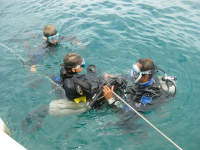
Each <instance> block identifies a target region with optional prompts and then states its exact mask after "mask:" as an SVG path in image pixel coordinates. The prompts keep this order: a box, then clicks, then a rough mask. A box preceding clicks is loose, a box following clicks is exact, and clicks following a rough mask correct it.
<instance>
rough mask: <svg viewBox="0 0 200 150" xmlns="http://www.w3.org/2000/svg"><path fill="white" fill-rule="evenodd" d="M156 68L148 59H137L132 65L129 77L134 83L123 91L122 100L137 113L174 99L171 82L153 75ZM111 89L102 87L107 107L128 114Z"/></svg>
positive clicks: (125, 107)
mask: <svg viewBox="0 0 200 150" xmlns="http://www.w3.org/2000/svg"><path fill="white" fill-rule="evenodd" d="M156 73H157V67H156V65H155V64H154V62H153V60H151V59H149V58H142V59H139V60H138V62H137V63H136V64H133V69H132V70H131V74H130V76H131V77H132V78H134V79H135V83H136V84H135V83H131V84H132V85H130V86H129V88H130V90H129V91H125V94H124V96H123V98H124V99H126V101H127V102H128V103H129V104H130V105H131V106H132V107H133V108H134V109H135V110H137V111H139V112H146V111H148V110H150V109H153V108H157V107H159V106H160V105H161V104H162V103H163V102H166V101H169V100H171V99H172V98H174V96H175V94H176V91H175V90H176V86H175V83H174V82H173V81H166V82H168V85H166V84H165V82H164V81H161V80H159V79H158V77H157V76H156V75H155V74H156ZM112 91H113V87H112V88H109V87H108V86H107V85H105V86H104V87H103V95H104V97H105V99H106V100H107V101H108V103H109V105H110V106H111V107H113V108H114V109H115V110H116V111H120V112H129V111H130V110H131V109H130V108H129V107H128V106H124V107H122V106H121V105H120V104H119V101H117V100H116V99H115V97H114V96H113V92H112Z"/></svg>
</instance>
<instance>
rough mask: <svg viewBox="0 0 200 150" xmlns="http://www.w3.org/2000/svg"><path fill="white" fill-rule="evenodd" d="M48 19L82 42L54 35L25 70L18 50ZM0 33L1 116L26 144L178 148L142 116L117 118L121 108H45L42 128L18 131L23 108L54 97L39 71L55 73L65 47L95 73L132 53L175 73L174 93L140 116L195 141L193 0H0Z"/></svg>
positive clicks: (50, 148)
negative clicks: (127, 120)
mask: <svg viewBox="0 0 200 150" xmlns="http://www.w3.org/2000/svg"><path fill="white" fill-rule="evenodd" d="M48 24H52V25H54V26H55V27H56V29H57V31H58V32H59V34H60V35H62V36H65V35H71V36H76V37H77V38H78V39H79V40H80V41H81V42H82V44H81V45H77V44H73V43H70V42H69V41H61V43H59V45H58V49H57V51H56V53H55V54H54V55H49V56H46V57H44V58H43V60H41V61H40V62H39V65H38V67H37V72H31V71H30V70H29V69H26V68H23V66H22V64H21V63H20V61H19V59H18V58H19V56H20V57H21V58H23V59H24V60H25V61H27V55H26V54H27V52H28V51H31V50H34V49H35V48H37V47H38V45H40V44H41V43H43V42H44V39H43V28H44V26H46V25H48ZM0 37H1V38H0V53H1V55H0V90H1V91H0V97H1V99H0V117H1V118H2V120H3V121H4V122H5V124H6V125H7V126H8V128H9V129H10V131H11V134H12V135H11V137H12V138H13V139H14V140H16V141H17V142H18V143H20V144H21V145H22V146H24V147H25V148H26V149H28V150H62V149H81V150H94V149H98V150H125V149H126V150H129V149H130V150H161V149H166V150H168V149H169V150H175V149H177V147H175V146H174V145H173V144H172V143H171V142H169V141H168V140H167V139H166V138H165V137H164V136H162V135H161V134H160V133H158V132H157V131H156V130H155V129H154V128H152V127H151V126H150V125H149V124H148V123H146V122H145V121H144V120H143V119H142V118H141V119H139V120H137V121H135V122H134V125H133V126H132V127H131V128H128V127H127V128H121V127H119V126H117V124H116V123H117V122H119V121H120V116H119V114H116V113H114V112H112V111H111V110H101V111H97V112H95V111H90V112H88V113H87V114H85V115H84V116H82V117H81V118H80V120H78V119H79V116H80V115H73V116H66V117H59V118H52V117H51V116H50V115H47V116H46V117H44V118H43V120H42V122H43V124H42V126H41V128H39V129H38V130H36V131H35V132H33V133H32V134H29V133H28V131H27V132H23V130H22V126H21V124H22V121H23V120H24V119H25V118H26V117H27V116H28V114H31V115H35V113H34V111H35V109H36V108H38V107H39V108H40V107H42V106H43V105H48V104H49V103H50V102H51V101H52V100H56V99H57V97H56V95H55V93H54V91H52V87H51V85H52V83H51V82H50V81H49V80H48V79H47V78H45V77H42V76H41V75H45V74H52V73H54V74H55V75H56V76H59V70H60V68H61V67H60V62H61V61H62V59H63V58H64V56H65V55H66V54H68V53H72V52H75V53H78V54H80V55H81V56H82V57H83V58H84V59H85V61H86V64H87V65H89V64H95V65H96V66H97V68H98V69H101V70H102V73H109V74H121V73H124V72H127V71H130V70H131V68H132V64H134V63H136V62H137V60H138V59H140V58H150V59H153V61H154V63H155V64H156V65H157V66H158V67H159V68H161V69H163V70H165V72H166V73H167V75H171V76H176V77H177V81H176V85H177V94H176V98H175V99H173V100H172V101H170V102H169V103H167V104H165V105H163V106H162V107H160V108H158V109H155V110H150V111H148V112H147V113H145V114H144V117H145V118H147V119H148V120H149V121H150V122H151V123H152V124H153V125H155V126H156V127H157V128H158V129H159V130H160V131H162V132H163V133H164V134H165V135H166V136H168V137H169V138H170V139H171V140H172V141H173V142H175V143H176V144H177V145H178V146H180V147H181V148H182V149H185V150H186V149H188V150H198V149H200V100H199V98H200V96H199V94H200V92H199V90H200V82H199V80H200V79H199V74H200V69H199V68H200V1H199V0H190V1H189V0H152V1H150V0H110V1H105V0H67V1H66V0H59V1H58V0H57V1H56V0H28V1H27V0H15V1H8V0H0ZM83 73H86V69H84V71H83ZM159 75H160V76H163V75H164V74H163V73H162V72H159ZM35 117H36V118H37V117H38V116H37V115H36V116H35ZM40 117H41V116H40ZM77 120H78V121H77ZM76 121H77V122H76ZM39 122H41V120H39ZM75 122H76V123H75ZM31 126H32V125H31V124H30V127H31Z"/></svg>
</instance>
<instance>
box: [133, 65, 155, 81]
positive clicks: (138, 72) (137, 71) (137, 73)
mask: <svg viewBox="0 0 200 150" xmlns="http://www.w3.org/2000/svg"><path fill="white" fill-rule="evenodd" d="M142 74H152V71H151V70H147V71H144V72H141V70H140V68H139V67H138V66H137V65H136V64H133V69H132V70H131V76H132V77H134V78H135V79H136V80H135V83H137V82H138V81H139V80H140V79H141V77H142Z"/></svg>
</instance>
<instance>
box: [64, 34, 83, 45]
mask: <svg viewBox="0 0 200 150" xmlns="http://www.w3.org/2000/svg"><path fill="white" fill-rule="evenodd" d="M63 39H66V40H68V41H70V42H73V43H76V44H78V45H79V44H82V43H81V42H80V41H79V40H78V38H77V37H75V36H62V37H61V38H60V40H63Z"/></svg>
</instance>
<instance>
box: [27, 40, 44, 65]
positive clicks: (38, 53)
mask: <svg viewBox="0 0 200 150" xmlns="http://www.w3.org/2000/svg"><path fill="white" fill-rule="evenodd" d="M46 50H47V44H46V43H43V44H41V45H39V46H38V47H37V48H36V49H33V50H31V52H28V54H27V59H28V62H29V64H30V65H35V64H38V62H39V61H40V60H42V58H43V56H44V55H45V52H46Z"/></svg>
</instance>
